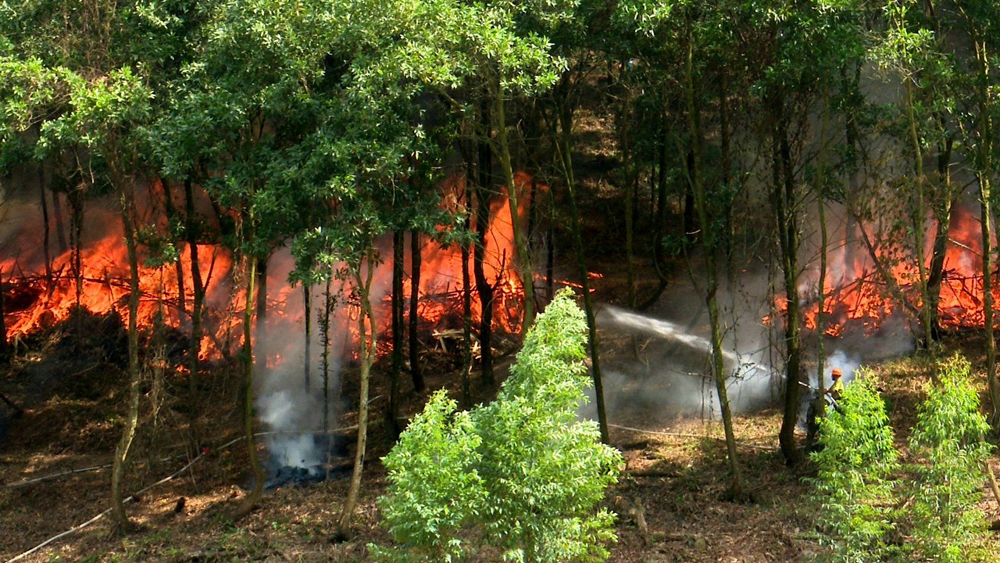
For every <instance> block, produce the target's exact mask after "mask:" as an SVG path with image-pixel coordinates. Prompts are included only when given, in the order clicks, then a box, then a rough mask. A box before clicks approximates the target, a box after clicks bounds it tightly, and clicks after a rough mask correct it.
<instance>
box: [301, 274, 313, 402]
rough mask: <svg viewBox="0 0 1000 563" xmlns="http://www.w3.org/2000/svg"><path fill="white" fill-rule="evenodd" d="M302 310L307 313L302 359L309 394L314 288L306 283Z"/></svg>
mask: <svg viewBox="0 0 1000 563" xmlns="http://www.w3.org/2000/svg"><path fill="white" fill-rule="evenodd" d="M302 309H303V310H304V312H305V315H303V316H304V317H305V318H304V319H303V321H305V325H306V326H305V329H306V333H305V338H306V341H305V342H304V343H303V347H304V348H305V350H304V351H303V356H304V357H303V359H302V385H303V390H304V391H305V392H306V394H308V393H309V388H310V381H309V376H310V375H311V372H312V286H311V285H309V284H308V283H304V282H303V284H302Z"/></svg>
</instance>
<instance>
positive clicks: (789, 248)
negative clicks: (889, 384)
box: [772, 99, 802, 465]
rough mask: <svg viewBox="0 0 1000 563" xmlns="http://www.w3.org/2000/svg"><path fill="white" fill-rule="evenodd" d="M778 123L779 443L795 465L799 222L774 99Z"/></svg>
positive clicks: (783, 127) (783, 125)
mask: <svg viewBox="0 0 1000 563" xmlns="http://www.w3.org/2000/svg"><path fill="white" fill-rule="evenodd" d="M772 103H773V104H774V107H773V108H772V116H773V119H774V120H775V124H774V132H773V136H774V138H773V142H772V144H773V147H772V153H773V154H772V167H773V168H772V176H773V177H772V181H773V186H772V189H773V194H772V202H773V205H774V208H775V215H776V216H777V222H778V225H777V226H778V242H779V246H780V247H781V260H782V270H783V271H784V279H785V302H786V304H787V308H786V311H785V353H786V354H787V356H788V357H787V363H786V366H785V369H786V377H785V405H784V411H783V414H782V419H781V431H780V432H779V433H778V441H779V443H780V444H781V453H782V455H783V456H784V457H785V461H786V462H787V463H788V464H790V465H794V464H796V463H798V462H799V461H801V457H802V456H801V453H800V452H799V450H798V448H797V447H796V444H795V425H796V422H797V420H798V414H799V381H800V376H801V361H802V358H801V342H800V334H799V326H800V322H801V320H800V318H799V317H800V312H799V295H798V281H799V278H798V246H799V245H798V237H799V234H798V221H797V220H796V210H795V205H796V201H795V179H794V176H793V171H792V162H791V147H790V146H789V141H788V125H787V122H786V116H785V115H784V108H783V106H784V104H783V102H782V101H781V100H780V99H775V100H772Z"/></svg>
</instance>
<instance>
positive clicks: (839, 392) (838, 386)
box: [826, 368, 844, 401]
mask: <svg viewBox="0 0 1000 563" xmlns="http://www.w3.org/2000/svg"><path fill="white" fill-rule="evenodd" d="M843 375H844V374H843V373H842V372H841V371H840V368H833V373H831V374H830V377H831V378H832V379H833V383H832V384H831V385H830V388H829V389H827V390H826V394H827V395H829V396H830V397H832V398H833V400H834V401H839V400H840V398H841V397H842V396H843V395H844V380H843V379H841V377H843Z"/></svg>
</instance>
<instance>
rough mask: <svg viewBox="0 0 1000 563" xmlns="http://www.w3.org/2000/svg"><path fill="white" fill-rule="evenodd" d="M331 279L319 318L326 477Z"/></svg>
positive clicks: (325, 290)
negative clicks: (321, 343)
mask: <svg viewBox="0 0 1000 563" xmlns="http://www.w3.org/2000/svg"><path fill="white" fill-rule="evenodd" d="M330 283H331V278H330V276H329V275H327V278H326V288H325V289H324V291H323V314H322V315H321V316H320V318H319V333H320V340H321V341H322V342H323V351H322V353H321V354H322V358H323V359H322V362H323V437H324V440H325V442H324V443H325V444H326V461H327V464H326V476H327V478H329V477H330V451H331V450H330V444H331V442H332V440H331V439H330V312H331V310H332V309H333V302H332V298H331V296H330Z"/></svg>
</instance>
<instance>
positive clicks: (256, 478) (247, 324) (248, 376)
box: [233, 256, 264, 520]
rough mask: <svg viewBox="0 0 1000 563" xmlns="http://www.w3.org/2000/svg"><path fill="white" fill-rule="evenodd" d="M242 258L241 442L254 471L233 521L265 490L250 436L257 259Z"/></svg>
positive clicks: (249, 508) (253, 503)
mask: <svg viewBox="0 0 1000 563" xmlns="http://www.w3.org/2000/svg"><path fill="white" fill-rule="evenodd" d="M245 260H246V267H247V269H248V270H249V271H248V272H247V276H246V287H245V289H244V297H245V301H246V305H245V306H244V307H243V389H242V399H243V441H244V443H245V444H246V447H247V458H248V459H249V463H250V470H251V471H252V472H253V488H252V489H251V490H250V492H249V493H247V496H246V497H244V498H243V501H242V502H241V503H240V505H239V506H238V507H236V511H235V512H234V513H233V520H239V519H241V518H243V517H244V516H246V515H248V514H250V511H251V510H253V507H254V506H256V505H257V502H259V501H260V497H261V494H262V493H263V492H264V470H263V468H261V465H260V461H259V460H258V459H257V447H256V444H255V443H254V438H253V372H254V358H253V334H254V331H253V320H254V309H255V308H256V309H257V310H258V315H259V310H260V307H259V306H258V307H254V301H255V299H254V296H255V295H256V294H255V290H256V281H257V264H258V263H259V262H260V260H258V259H257V258H255V257H253V256H247V257H246V258H245ZM263 320H264V319H261V318H260V317H259V316H258V318H257V324H258V325H260V324H263Z"/></svg>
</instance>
